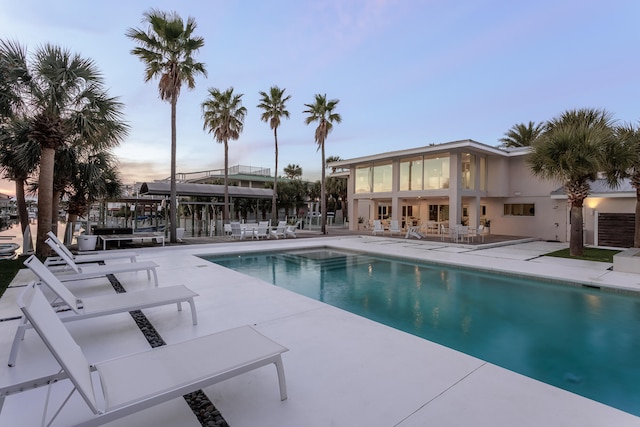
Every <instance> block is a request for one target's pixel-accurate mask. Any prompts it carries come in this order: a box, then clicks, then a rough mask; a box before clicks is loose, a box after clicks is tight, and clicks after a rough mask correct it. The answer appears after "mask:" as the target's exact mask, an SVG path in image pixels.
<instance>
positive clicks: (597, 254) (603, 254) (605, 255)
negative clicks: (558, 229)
mask: <svg viewBox="0 0 640 427" xmlns="http://www.w3.org/2000/svg"><path fill="white" fill-rule="evenodd" d="M620 252H622V251H615V250H611V249H599V248H584V255H583V256H581V257H572V256H570V255H569V248H567V249H561V250H559V251H555V252H551V253H548V254H545V256H554V257H558V258H571V259H582V260H585V261H597V262H609V263H613V256H614V255H615V254H617V253H620Z"/></svg>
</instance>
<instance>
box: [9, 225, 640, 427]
mask: <svg viewBox="0 0 640 427" xmlns="http://www.w3.org/2000/svg"><path fill="white" fill-rule="evenodd" d="M302 235H303V233H300V237H301V238H298V239H287V240H277V241H276V240H266V241H248V242H242V243H237V242H233V243H230V242H222V243H215V244H213V243H212V244H199V245H191V244H182V245H177V246H169V247H165V248H162V247H146V245H145V247H144V248H141V249H139V251H140V253H141V259H142V260H153V261H155V262H156V263H158V264H159V265H160V268H159V271H158V273H159V277H160V284H161V286H165V285H171V284H185V285H187V286H189V287H190V288H192V289H193V290H194V291H196V292H198V293H199V294H200V296H199V297H198V298H197V300H196V305H197V308H198V316H199V324H198V325H197V326H193V325H191V315H190V313H189V311H188V309H185V310H184V311H182V312H177V311H176V310H175V307H169V306H167V307H158V308H154V309H148V310H144V312H145V314H146V315H147V317H148V318H149V320H150V321H151V323H152V324H153V326H154V327H155V328H156V330H157V331H158V332H159V333H160V335H161V336H162V338H163V339H164V340H165V341H166V342H168V343H171V342H179V341H182V340H185V339H189V338H192V337H196V336H201V335H204V334H207V333H211V332H215V331H220V330H224V329H228V328H231V327H235V326H240V325H246V324H250V325H255V328H256V329H258V330H259V331H260V332H262V333H264V334H265V335H267V336H269V337H270V338H272V339H274V340H275V341H278V342H280V343H281V344H282V345H285V346H286V347H288V348H289V349H290V351H289V352H288V353H285V355H284V364H285V371H286V375H287V384H288V388H289V399H288V400H287V401H285V402H280V400H279V398H278V387H277V380H276V375H275V370H274V369H272V368H271V367H266V368H261V369H259V370H256V371H254V372H251V373H248V374H245V375H242V376H240V377H237V378H233V379H230V380H228V381H225V382H223V383H220V384H218V385H215V386H212V387H209V388H207V389H205V392H206V394H207V395H208V396H209V398H210V399H211V400H212V401H213V402H214V404H215V405H216V407H217V408H218V409H219V410H220V411H221V413H222V415H223V416H224V418H225V419H226V420H227V421H228V422H229V424H230V425H232V426H234V427H241V426H257V425H260V426H280V427H282V426H285V427H287V426H290V427H294V426H295V427H297V426H311V427H315V426H318V427H325V426H329V425H332V426H369V425H370V426H383V427H386V426H401V427H412V426H424V425H438V426H463V425H474V426H542V425H544V426H574V425H580V426H640V418H638V417H635V416H632V415H629V414H627V413H624V412H621V411H619V410H616V409H614V408H611V407H608V406H605V405H602V404H600V403H597V402H594V401H591V400H588V399H585V398H582V397H580V396H577V395H574V394H572V393H569V392H566V391H563V390H560V389H557V388H555V387H552V386H549V385H547V384H544V383H541V382H538V381H535V380H533V379H530V378H527V377H524V376H521V375H519V374H516V373H513V372H511V371H508V370H505V369H502V368H499V367H497V366H494V365H491V364H489V363H486V362H484V361H482V360H479V359H476V358H473V357H470V356H468V355H465V354H462V353H459V352H456V351H454V350H451V349H448V348H445V347H442V346H440V345H438V344H434V343H432V342H429V341H427V340H424V339H421V338H418V337H415V336H412V335H409V334H406V333H403V332H399V331H397V330H395V329H392V328H389V327H387V326H384V325H381V324H378V323H376V322H373V321H370V320H367V319H364V318H362V317H359V316H356V315H353V314H351V313H347V312H344V311H342V310H340V309H337V308H335V307H331V306H328V305H326V304H323V303H321V302H318V301H315V300H311V299H308V298H306V297H303V296H300V295H297V294H294V293H292V292H289V291H286V290H284V289H282V288H277V287H274V286H268V285H265V283H264V282H262V281H260V280H258V279H254V278H251V277H248V276H245V275H242V274H239V273H236V272H234V271H230V270H227V269H225V268H223V267H221V266H218V265H215V264H211V263H208V262H206V261H204V260H202V259H201V258H199V257H197V256H195V255H198V254H213V253H227V254H228V253H233V252H236V251H237V252H242V251H246V250H247V249H256V250H271V249H284V248H302V247H309V246H312V245H313V246H316V245H318V246H335V247H340V248H344V249H353V250H367V251H371V252H375V253H383V254H390V255H398V256H407V257H413V258H416V259H422V260H429V261H435V262H446V263H450V264H459V265H468V266H474V267H479V268H485V269H490V270H500V271H506V272H514V273H516V272H517V273H522V274H532V275H540V276H545V277H550V278H557V279H560V280H569V279H571V280H574V281H578V282H581V283H589V284H597V285H599V286H612V287H620V288H625V289H632V290H638V291H640V275H635V274H626V273H618V272H613V271H611V270H609V269H608V268H609V267H610V265H608V264H603V263H589V262H580V261H575V260H563V259H557V258H549V257H544V256H542V255H543V254H545V253H548V252H551V251H553V250H557V249H560V248H563V247H566V245H565V244H560V243H549V242H539V241H533V242H526V243H520V244H515V245H510V246H492V245H487V246H484V247H483V246H477V245H471V246H470V245H452V244H448V243H446V242H445V243H443V242H438V241H422V240H414V239H404V238H388V237H372V236H370V235H342V236H333V235H332V236H331V237H320V236H317V238H315V239H307V238H302ZM30 279H31V277H30V274H29V272H28V271H21V272H20V274H19V275H18V276H17V277H16V279H15V280H14V283H13V284H12V287H10V288H9V289H8V290H7V292H6V293H5V295H4V296H3V298H2V299H0V317H1V318H11V317H12V316H17V315H18V314H19V313H18V310H17V307H16V305H15V298H16V296H17V295H18V293H19V292H20V285H21V284H23V283H25V282H26V281H28V280H30ZM118 279H119V280H120V282H121V283H123V284H124V286H125V288H127V289H128V290H133V289H140V288H145V287H148V286H151V285H150V284H149V282H148V281H147V279H146V275H145V274H143V273H141V274H136V273H128V274H122V275H118ZM70 286H71V287H72V289H73V291H74V292H77V293H79V294H81V295H96V294H102V293H109V292H113V290H112V289H111V288H110V286H109V285H108V281H107V280H106V279H104V280H103V279H94V280H91V281H87V282H83V283H79V282H77V283H74V284H71V285H70ZM16 325H17V321H16V320H8V321H4V322H0V360H7V358H8V351H9V348H10V346H11V345H10V344H11V339H12V338H13V334H14V332H15V328H16ZM68 328H69V330H70V331H71V333H72V335H73V336H74V338H75V339H76V340H77V341H78V343H79V345H80V346H81V347H82V348H83V350H84V351H85V352H86V354H87V357H88V358H89V360H90V361H97V360H104V359H106V358H110V357H115V356H118V355H121V354H126V353H129V352H135V351H143V350H146V349H148V348H149V347H148V343H147V342H146V340H145V339H144V337H143V336H142V334H140V332H139V330H137V328H135V327H134V323H133V321H132V319H131V318H130V316H128V315H126V314H123V315H114V316H110V317H108V318H100V319H92V320H87V321H83V322H73V323H69V324H68ZM211 357H215V349H211ZM3 358H4V359H3ZM56 366H57V365H56V362H55V360H53V359H52V358H51V357H50V356H49V355H48V354H46V352H45V349H44V348H43V345H42V343H41V342H40V341H39V340H38V339H37V336H36V335H35V334H34V333H33V331H29V332H28V333H27V336H26V337H25V340H24V342H23V345H22V347H21V349H20V354H19V359H18V365H17V366H16V367H14V368H8V367H7V366H6V364H4V363H2V364H0V387H1V386H2V385H4V384H9V383H14V382H17V381H18V380H21V379H25V378H27V377H31V376H34V375H39V374H44V373H50V372H55V371H56V370H57V367H56ZM60 388H65V385H64V384H61V383H58V384H56V385H55V387H54V392H53V398H54V399H55V400H57V401H59V400H60V399H61V394H63V393H61V391H60ZM45 394H46V390H44V389H37V390H32V391H28V392H24V393H21V394H20V395H16V396H12V397H9V398H8V399H7V401H6V402H5V407H4V409H3V411H2V413H1V414H0V425H36V424H37V423H39V417H40V413H39V411H40V409H41V407H42V406H41V405H42V402H43V401H44V396H45ZM70 405H71V408H67V409H65V410H63V412H62V413H61V415H60V417H61V419H60V420H58V421H59V423H60V425H68V424H71V423H74V422H78V421H80V420H82V419H86V418H87V417H90V413H89V412H88V410H87V409H86V407H85V405H84V404H83V402H81V401H80V400H79V399H78V396H77V395H74V397H73V398H72V399H71V402H70ZM27 407H28V408H29V410H26V408H27ZM109 425H110V426H131V425H136V426H159V425H162V426H174V425H180V426H197V425H198V422H197V420H196V418H195V417H194V416H193V414H192V413H191V412H190V409H189V408H188V406H187V405H186V404H185V402H184V401H183V400H182V399H176V400H174V401H171V402H169V403H167V404H163V405H160V406H158V407H156V408H154V409H152V410H148V411H144V412H142V413H139V414H136V415H133V416H131V417H129V418H127V419H124V420H121V421H119V422H114V423H111V424H109Z"/></svg>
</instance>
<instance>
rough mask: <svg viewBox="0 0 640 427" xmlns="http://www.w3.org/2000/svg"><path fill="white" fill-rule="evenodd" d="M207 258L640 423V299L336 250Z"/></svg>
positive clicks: (582, 288)
mask: <svg viewBox="0 0 640 427" xmlns="http://www.w3.org/2000/svg"><path fill="white" fill-rule="evenodd" d="M203 258H205V259H207V260H209V261H211V262H215V263H217V264H220V265H223V266H225V267H228V268H231V269H234V270H237V271H239V272H242V273H244V274H247V275H251V276H254V277H257V278H260V279H262V280H265V281H267V282H269V283H272V284H274V285H277V286H280V287H283V288H286V289H289V290H291V291H294V292H297V293H300V294H302V295H306V296H308V297H311V298H314V299H316V300H319V301H323V302H325V303H327V304H331V305H333V306H336V307H339V308H341V309H344V310H347V311H350V312H352V313H355V314H358V315H361V316H364V317H367V318H369V319H372V320H375V321H377V322H380V323H383V324H385V325H388V326H391V327H394V328H397V329H400V330H402V331H405V332H408V333H411V334H414V335H417V336H419V337H422V338H425V339H428V340H430V341H434V342H436V343H439V344H442V345H445V346H447V347H450V348H453V349H455V350H459V351H461V352H464V353H466V354H469V355H472V356H475V357H478V358H480V359H483V360H486V361H488V362H490V363H493V364H496V365H499V366H502V367H504V368H507V369H510V370H512V371H515V372H518V373H521V374H523V375H526V376H529V377H532V378H535V379H537V380H540V381H543V382H545V383H548V384H551V385H553V386H556V387H560V388H563V389H565V390H568V391H571V392H574V393H577V394H580V395H582V396H585V397H588V398H591V399H594V400H597V401H599V402H602V403H605V404H607V405H610V406H613V407H616V408H619V409H621V410H623V411H626V412H629V413H632V414H635V415H639V416H640V327H639V326H640V297H636V296H633V295H622V294H616V293H611V292H605V291H600V290H598V289H590V288H584V287H575V286H562V285H558V284H551V283H546V282H543V281H535V280H531V279H526V278H519V277H513V276H504V275H499V274H490V273H485V272H480V271H474V270H469V269H456V268H448V267H443V266H439V265H430V264H427V263H422V262H416V261H409V260H402V259H398V258H385V257H381V256H377V255H369V254H356V253H350V252H346V251H340V250H334V249H309V250H298V251H290V252H280V253H278V252H271V253H247V254H241V255H237V254H236V255H227V256H204V257H203Z"/></svg>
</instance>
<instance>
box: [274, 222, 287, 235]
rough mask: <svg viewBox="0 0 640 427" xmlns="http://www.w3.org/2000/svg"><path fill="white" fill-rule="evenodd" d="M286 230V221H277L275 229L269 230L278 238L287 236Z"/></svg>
mask: <svg viewBox="0 0 640 427" xmlns="http://www.w3.org/2000/svg"><path fill="white" fill-rule="evenodd" d="M286 231H287V221H278V226H277V227H276V228H275V230H271V235H272V236H273V237H275V238H276V239H279V238H280V237H282V238H283V239H284V238H285V237H287V235H286Z"/></svg>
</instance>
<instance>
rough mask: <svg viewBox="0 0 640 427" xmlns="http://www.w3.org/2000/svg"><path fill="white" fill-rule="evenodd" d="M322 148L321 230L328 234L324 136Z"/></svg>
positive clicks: (321, 143)
mask: <svg viewBox="0 0 640 427" xmlns="http://www.w3.org/2000/svg"><path fill="white" fill-rule="evenodd" d="M320 149H321V151H322V180H321V181H320V217H321V218H322V219H321V220H320V224H321V225H320V232H321V233H322V234H327V209H326V207H325V204H326V203H327V202H326V200H325V191H326V189H325V186H324V173H325V172H324V171H325V160H324V138H323V139H322V141H321V142H320Z"/></svg>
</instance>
